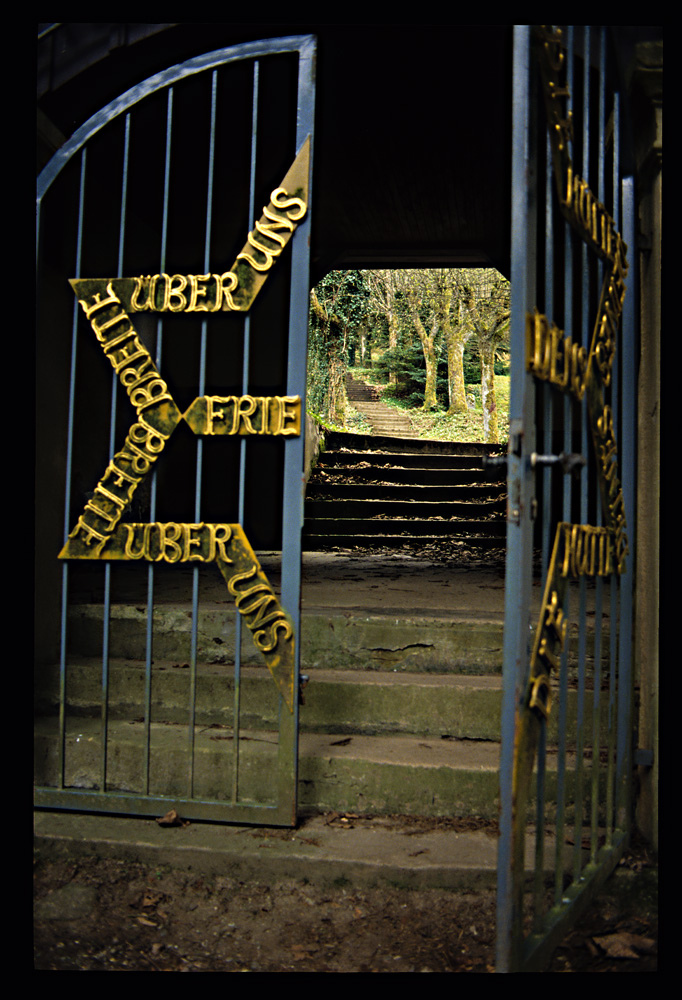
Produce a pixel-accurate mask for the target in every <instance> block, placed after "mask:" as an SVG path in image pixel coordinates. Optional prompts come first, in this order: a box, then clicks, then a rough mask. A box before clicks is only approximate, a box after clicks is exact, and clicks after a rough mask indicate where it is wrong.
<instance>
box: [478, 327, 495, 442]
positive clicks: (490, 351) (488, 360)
mask: <svg viewBox="0 0 682 1000" xmlns="http://www.w3.org/2000/svg"><path fill="white" fill-rule="evenodd" d="M480 353H481V403H482V404H483V437H484V438H485V440H486V442H487V443H488V444H497V442H498V440H499V437H498V427H497V405H496V403H495V349H494V347H492V346H491V345H488V344H486V345H481V346H480Z"/></svg>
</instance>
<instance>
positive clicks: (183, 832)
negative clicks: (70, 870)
mask: <svg viewBox="0 0 682 1000" xmlns="http://www.w3.org/2000/svg"><path fill="white" fill-rule="evenodd" d="M170 832H171V833H172V837H169V836H168V834H169V830H168V828H164V827H162V826H159V825H158V824H157V823H155V822H154V820H153V819H148V818H144V819H141V818H137V817H120V816H118V817H112V816H97V815H87V814H85V815H82V814H81V815H77V816H75V817H74V815H73V814H71V813H69V812H41V811H38V812H36V813H35V816H34V836H35V844H36V848H37V850H38V851H39V853H40V857H41V858H63V857H64V856H66V857H68V858H69V859H78V858H82V857H91V856H93V855H95V856H98V857H105V858H115V859H119V860H121V861H126V862H130V861H140V862H142V863H147V864H153V865H159V864H162V865H171V866H172V867H174V868H178V869H180V870H186V871H190V872H191V873H192V874H193V875H195V876H196V875H197V874H202V875H204V876H206V875H208V876H213V877H215V876H219V877H220V876H224V875H225V872H230V874H231V875H232V876H233V877H235V878H237V879H239V880H240V881H244V882H249V881H256V882H260V883H264V884H266V885H268V886H276V885H277V883H278V882H279V881H280V880H282V879H283V878H284V879H297V880H300V881H301V882H302V883H303V884H305V883H307V882H309V881H314V882H315V883H316V884H317V885H320V886H329V887H336V888H337V889H338V888H339V887H343V886H351V887H355V886H366V887H374V886H387V887H390V888H391V889H393V890H396V889H420V890H425V889H440V890H448V891H450V892H452V891H459V892H466V893H471V892H477V893H479V895H478V897H477V899H478V902H479V903H480V898H481V897H480V893H481V892H482V891H484V890H487V891H488V892H489V893H491V894H492V895H493V896H494V893H495V888H496V880H497V850H498V836H497V826H496V823H495V821H494V820H492V821H490V822H488V823H485V822H484V821H481V822H480V823H472V822H470V821H469V820H465V821H464V822H463V823H461V824H460V823H458V821H457V820H456V819H438V818H436V819H433V820H432V821H430V822H429V821H428V820H424V818H416V820H415V822H414V823H412V822H410V818H409V817H404V816H372V817H364V816H363V817H359V816H357V815H351V816H340V815H337V814H334V813H332V814H328V815H326V816H316V815H312V816H307V817H304V818H303V819H302V820H301V822H300V823H299V825H298V827H297V828H296V830H284V831H282V830H275V831H273V830H268V829H258V828H255V829H254V827H252V826H242V825H238V826H237V825H235V826H225V825H221V824H216V823H192V824H190V825H189V826H187V827H185V828H183V827H175V828H173V830H172V831H170ZM545 843H546V849H545V852H544V866H545V871H546V873H547V877H548V884H553V877H554V876H553V870H552V869H553V864H554V859H555V856H556V847H555V844H556V841H555V839H554V837H553V836H552V834H551V833H550V832H549V831H547V833H546V840H545ZM534 846H535V839H534V835H533V833H532V832H529V833H528V835H527V837H526V849H525V863H526V873H527V876H528V887H529V889H531V888H532V877H533V861H534V858H535V851H534ZM573 850H574V849H573V847H572V846H570V845H568V844H567V845H566V846H565V849H564V857H563V866H564V870H566V871H568V870H570V867H571V864H572V860H573V855H572V852H573ZM550 880H551V881H550ZM398 902H399V901H398ZM488 905H489V906H490V907H491V908H492V909H494V899H493V900H492V901H491V902H490V903H489V904H488Z"/></svg>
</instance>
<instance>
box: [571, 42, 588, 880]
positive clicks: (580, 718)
mask: <svg viewBox="0 0 682 1000" xmlns="http://www.w3.org/2000/svg"><path fill="white" fill-rule="evenodd" d="M584 32H585V34H584V45H583V163H582V175H583V177H584V178H589V176H590V149H591V130H590V110H591V109H590V100H591V88H590V69H591V33H590V28H589V25H587V26H585V28H584ZM581 258H582V283H581V306H582V317H581V324H580V326H581V343H582V344H583V345H584V346H585V347H586V348H587V350H588V351H589V337H590V316H591V312H590V309H591V302H590V270H591V262H590V254H588V248H587V245H586V244H585V243H584V242H583V244H582V247H581ZM587 432H588V414H587V398H586V397H584V398H583V400H582V403H581V405H580V453H581V454H582V455H584V456H587V453H588V451H587V449H588V447H589V442H588V440H587V437H588V434H587ZM580 522H581V524H588V523H589V514H588V490H587V473H585V474H584V475H583V476H581V479H580ZM579 591H580V596H579V606H578V691H577V707H576V751H575V783H574V794H573V801H574V829H573V844H574V848H573V877H574V879H576V880H577V879H578V878H579V876H580V869H581V862H582V827H583V774H584V767H583V756H584V752H583V750H584V739H585V737H584V708H585V671H586V658H587V634H586V632H587V578H586V577H585V575H583V576H581V578H580V583H579Z"/></svg>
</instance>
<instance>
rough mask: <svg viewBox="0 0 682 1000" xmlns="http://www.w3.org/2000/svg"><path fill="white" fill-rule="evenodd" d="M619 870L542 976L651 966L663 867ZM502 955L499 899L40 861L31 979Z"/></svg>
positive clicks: (638, 858) (486, 963)
mask: <svg viewBox="0 0 682 1000" xmlns="http://www.w3.org/2000/svg"><path fill="white" fill-rule="evenodd" d="M406 822H410V821H407V820H406ZM621 869H622V870H621V872H620V873H619V875H618V876H616V877H615V878H612V879H611V880H610V881H609V883H608V884H607V886H606V887H605V889H604V891H603V892H602V894H601V896H600V897H599V899H598V900H597V901H596V903H595V904H594V905H593V906H592V908H591V910H590V911H589V912H588V913H587V914H586V916H585V917H584V918H583V919H582V920H581V921H580V925H579V927H578V928H577V929H576V930H574V931H573V932H572V933H571V934H570V935H569V936H568V938H567V939H566V940H565V942H564V943H563V944H562V945H561V946H560V947H559V948H558V949H557V951H556V953H555V955H554V957H553V959H552V963H551V966H550V968H549V969H548V970H547V971H549V972H656V971H657V968H658V966H657V953H658V944H657V942H658V910H657V898H658V896H657V869H656V868H655V866H654V864H653V861H652V859H651V858H650V856H649V854H648V852H647V850H646V848H644V847H642V846H636V847H635V848H634V849H632V850H630V851H629V852H628V853H627V855H626V856H625V858H624V859H623V860H622V862H621ZM494 955H495V893H494V892H493V891H486V892H476V893H461V894H460V893H453V892H449V891H444V890H435V889H432V890H427V891H416V890H401V889H395V888H372V889H368V888H356V887H353V886H352V885H335V886H332V887H329V886H325V887H322V886H318V885H314V884H312V883H306V882H304V881H295V880H288V881H287V880H283V881H280V882H278V883H277V884H273V885H268V884H265V883H264V882H240V881H237V880H236V879H233V878H228V877H206V876H202V875H197V874H192V873H188V872H185V871H178V870H172V869H170V868H168V867H165V866H151V865H148V864H140V863H137V862H127V861H119V860H112V859H97V858H78V859H75V858H74V859H67V860H65V859H62V860H46V859H41V858H40V856H37V857H35V858H34V968H35V969H36V971H47V970H53V971H79V972H353V973H358V972H359V973H368V972H394V973H395V972H400V973H405V972H437V973H443V972H483V973H485V972H493V971H494Z"/></svg>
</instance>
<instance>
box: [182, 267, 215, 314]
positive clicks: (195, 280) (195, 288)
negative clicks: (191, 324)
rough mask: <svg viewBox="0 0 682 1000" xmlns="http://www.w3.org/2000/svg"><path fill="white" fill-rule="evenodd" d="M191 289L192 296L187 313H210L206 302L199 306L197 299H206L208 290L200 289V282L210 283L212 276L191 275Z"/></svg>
mask: <svg viewBox="0 0 682 1000" xmlns="http://www.w3.org/2000/svg"><path fill="white" fill-rule="evenodd" d="M188 277H189V287H190V296H189V304H188V306H187V312H208V306H207V305H206V303H205V302H200V303H199V304H198V305H197V299H200V298H201V299H203V298H205V297H206V292H207V289H206V288H203V287H200V286H199V282H200V281H202V282H204V281H210V280H211V275H210V274H190V275H189V276H188Z"/></svg>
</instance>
